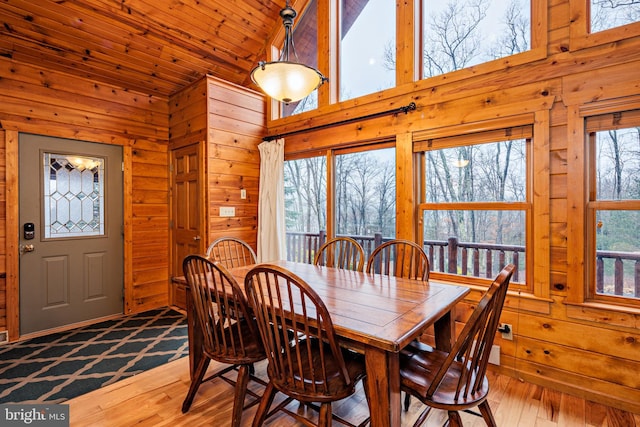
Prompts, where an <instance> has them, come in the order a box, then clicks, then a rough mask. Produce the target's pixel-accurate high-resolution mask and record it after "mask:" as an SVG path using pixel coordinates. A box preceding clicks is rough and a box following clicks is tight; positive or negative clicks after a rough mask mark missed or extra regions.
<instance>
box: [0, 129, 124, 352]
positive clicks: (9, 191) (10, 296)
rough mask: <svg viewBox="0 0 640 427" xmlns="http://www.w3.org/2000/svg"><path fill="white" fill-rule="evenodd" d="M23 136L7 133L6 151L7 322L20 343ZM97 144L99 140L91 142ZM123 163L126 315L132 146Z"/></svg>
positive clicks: (11, 132) (9, 329)
mask: <svg viewBox="0 0 640 427" xmlns="http://www.w3.org/2000/svg"><path fill="white" fill-rule="evenodd" d="M19 134H20V131H18V130H8V129H7V130H5V151H6V176H5V183H6V203H5V205H6V225H5V236H6V246H5V247H6V253H5V257H6V258H5V260H6V319H7V332H8V335H9V337H8V338H9V341H10V342H11V341H16V340H18V339H19V338H20V256H19V255H18V247H19V233H20V218H19V214H20V209H19V202H20V191H19V188H20V187H19V176H20V170H19V162H18V160H19V159H18V152H19ZM47 136H52V137H56V138H66V137H64V136H57V135H47ZM87 142H96V143H100V142H99V141H87ZM122 161H123V163H124V171H123V177H122V180H123V182H122V185H123V191H124V195H123V200H122V203H123V209H122V210H123V212H122V214H123V216H124V218H123V223H124V243H123V244H124V247H123V257H124V265H123V267H124V277H123V280H124V307H123V310H124V312H125V313H130V312H131V311H132V307H134V305H133V264H132V262H133V261H132V254H133V245H132V243H133V240H132V233H133V230H132V220H133V191H132V190H133V177H132V174H131V171H132V148H131V144H127V145H125V146H123V147H122Z"/></svg>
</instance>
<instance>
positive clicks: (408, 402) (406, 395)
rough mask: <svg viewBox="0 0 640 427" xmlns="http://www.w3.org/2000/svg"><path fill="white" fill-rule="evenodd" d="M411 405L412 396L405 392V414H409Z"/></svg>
mask: <svg viewBox="0 0 640 427" xmlns="http://www.w3.org/2000/svg"><path fill="white" fill-rule="evenodd" d="M410 404H411V395H410V394H409V393H407V392H406V391H405V392H404V412H407V411H408V410H409V405H410Z"/></svg>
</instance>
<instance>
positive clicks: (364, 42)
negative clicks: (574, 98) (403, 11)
mask: <svg viewBox="0 0 640 427" xmlns="http://www.w3.org/2000/svg"><path fill="white" fill-rule="evenodd" d="M340 5H341V8H340V95H339V98H340V101H344V100H347V99H352V98H357V97H359V96H362V95H367V94H370V93H374V92H378V91H381V90H384V89H388V88H391V87H394V86H395V83H396V80H395V43H396V19H395V16H396V2H395V1H393V0H367V1H353V0H341V2H340Z"/></svg>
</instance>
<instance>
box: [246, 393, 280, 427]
mask: <svg viewBox="0 0 640 427" xmlns="http://www.w3.org/2000/svg"><path fill="white" fill-rule="evenodd" d="M276 392H277V390H276V388H275V387H274V386H273V383H271V382H269V384H267V388H265V390H264V394H263V395H262V399H261V400H260V405H258V410H257V411H256V415H255V417H254V418H253V423H252V424H251V427H260V426H262V424H264V420H265V418H266V416H267V412H268V411H269V407H270V406H271V403H272V402H273V398H274V396H275V395H276Z"/></svg>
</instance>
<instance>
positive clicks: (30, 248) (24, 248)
mask: <svg viewBox="0 0 640 427" xmlns="http://www.w3.org/2000/svg"><path fill="white" fill-rule="evenodd" d="M35 250H36V248H35V247H34V246H33V245H20V247H19V251H20V255H22V254H24V253H25V252H33V251H35Z"/></svg>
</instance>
